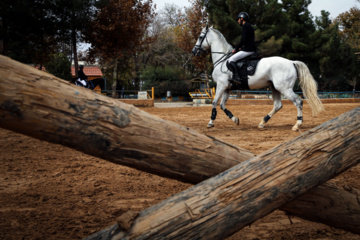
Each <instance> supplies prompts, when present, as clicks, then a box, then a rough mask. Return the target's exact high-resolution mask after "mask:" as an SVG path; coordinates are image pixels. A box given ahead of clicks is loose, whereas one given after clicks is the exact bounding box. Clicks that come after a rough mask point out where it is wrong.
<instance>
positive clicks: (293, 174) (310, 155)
mask: <svg viewBox="0 0 360 240" xmlns="http://www.w3.org/2000/svg"><path fill="white" fill-rule="evenodd" d="M359 119H360V107H358V108H356V109H354V110H352V111H349V112H348V113H345V114H343V115H341V116H339V117H337V118H335V119H333V120H331V121H328V122H326V123H324V124H322V125H320V126H318V127H316V128H314V129H312V130H310V131H308V132H306V133H305V134H303V135H302V136H299V137H297V138H295V139H293V140H291V141H288V142H285V143H282V144H280V145H278V146H277V147H275V148H273V149H271V150H268V151H266V152H264V153H262V154H260V155H259V156H257V157H254V158H252V159H250V160H248V161H246V162H244V163H241V164H239V165H236V166H235V167H233V168H231V169H229V170H227V171H225V172H223V173H220V174H219V175H217V176H215V177H212V178H210V179H208V180H205V181H203V182H201V183H199V184H198V185H196V186H194V187H192V188H190V189H188V190H186V191H184V192H181V193H179V194H176V195H174V196H172V197H170V198H168V199H167V200H165V201H163V202H161V203H159V204H157V205H154V206H152V207H150V208H148V209H146V210H144V211H142V212H140V214H139V216H138V217H134V215H131V216H132V218H133V221H132V224H129V223H128V224H127V226H126V227H124V225H123V224H121V222H122V221H121V220H123V219H121V218H120V219H119V222H118V224H117V225H115V226H113V227H112V228H110V229H107V230H105V231H103V232H100V233H99V234H95V235H93V236H90V237H89V238H87V239H224V238H226V237H228V236H230V235H232V234H233V233H235V232H237V231H239V230H241V229H242V228H243V227H245V226H247V225H249V224H251V223H253V222H254V221H256V220H257V219H259V218H262V217H264V216H265V215H267V214H269V213H271V212H272V211H274V210H276V209H277V208H279V207H281V206H283V205H284V204H286V203H287V202H290V201H292V200H293V199H295V198H296V197H299V196H301V195H302V194H304V193H306V192H307V191H309V190H311V189H312V188H314V187H316V186H318V185H320V184H323V183H325V182H326V181H328V180H329V179H331V178H333V177H335V176H336V175H338V174H340V173H341V172H343V171H345V170H347V169H349V168H351V167H352V166H354V165H356V164H358V163H359V162H360V124H359V123H360V120H359ZM305 205H306V204H305ZM288 206H289V205H288ZM290 206H291V205H290ZM316 214H317V213H314V215H316ZM336 217H339V216H336ZM343 220H344V221H345V220H347V219H343ZM346 223H347V222H346Z"/></svg>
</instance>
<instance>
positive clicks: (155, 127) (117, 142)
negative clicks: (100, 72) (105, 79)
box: [0, 56, 254, 183]
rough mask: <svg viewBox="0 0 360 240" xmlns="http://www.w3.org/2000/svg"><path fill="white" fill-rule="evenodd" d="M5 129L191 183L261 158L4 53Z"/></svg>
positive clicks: (1, 111) (0, 117) (0, 90)
mask: <svg viewBox="0 0 360 240" xmlns="http://www.w3.org/2000/svg"><path fill="white" fill-rule="evenodd" d="M0 127H2V128H5V129H9V130H11V131H14V132H18V133H22V134H25V135H28V136H31V137H34V138H37V139H40V140H45V141H48V142H52V143H57V144H61V145H64V146H67V147H70V148H73V149H76V150H78V151H81V152H84V153H87V154H89V155H93V156H96V157H99V158H102V159H105V160H108V161H111V162H114V163H117V164H122V165H126V166H129V167H133V168H136V169H139V170H142V171H147V172H151V173H155V174H158V175H160V176H164V177H168V178H174V179H177V180H180V181H183V182H190V183H197V182H200V181H202V180H205V179H207V178H209V177H211V176H214V175H216V174H217V173H219V171H220V172H222V171H225V170H226V169H228V168H230V167H231V166H234V165H236V164H238V163H241V162H242V161H245V160H247V159H249V158H251V157H253V156H254V154H253V153H251V152H250V151H247V150H245V149H241V148H238V147H236V146H232V145H230V144H228V143H225V142H223V141H221V140H219V139H215V138H212V137H208V136H205V135H203V134H200V133H197V132H196V131H194V130H192V129H189V128H186V127H183V126H180V125H178V124H176V123H173V122H170V121H165V120H163V119H161V118H158V117H155V116H152V115H151V114H148V113H146V112H144V111H141V110H139V109H138V108H136V107H134V106H131V105H128V104H125V103H122V102H120V101H118V100H117V99H113V98H109V97H106V96H103V95H101V94H96V93H95V92H94V91H90V90H88V89H86V88H82V87H79V86H75V85H74V84H71V83H69V82H68V81H65V80H62V79H59V78H56V77H54V76H53V75H51V74H48V73H45V72H43V71H39V70H37V69H35V68H33V67H30V66H27V65H24V64H21V63H19V62H16V61H13V60H11V59H10V58H7V57H4V56H0Z"/></svg>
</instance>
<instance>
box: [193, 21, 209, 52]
mask: <svg viewBox="0 0 360 240" xmlns="http://www.w3.org/2000/svg"><path fill="white" fill-rule="evenodd" d="M208 32H209V27H208V26H207V27H206V31H205V33H204V32H201V34H204V35H203V36H202V37H201V34H200V37H199V38H201V39H200V43H199V45H195V47H194V48H195V50H196V53H195V56H199V55H201V54H202V53H204V52H206V51H205V50H204V49H202V48H201V45H202V44H203V42H204V40H205V39H206V42H207V44H209V42H208V40H207V37H206V35H207V33H208Z"/></svg>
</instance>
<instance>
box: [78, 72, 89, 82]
mask: <svg viewBox="0 0 360 240" xmlns="http://www.w3.org/2000/svg"><path fill="white" fill-rule="evenodd" d="M78 77H79V78H80V79H81V80H87V76H86V75H85V73H84V71H83V70H79V71H78Z"/></svg>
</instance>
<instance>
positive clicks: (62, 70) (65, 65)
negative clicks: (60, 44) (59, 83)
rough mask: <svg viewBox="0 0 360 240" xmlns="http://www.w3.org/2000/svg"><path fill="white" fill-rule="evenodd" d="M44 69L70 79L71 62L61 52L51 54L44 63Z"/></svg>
mask: <svg viewBox="0 0 360 240" xmlns="http://www.w3.org/2000/svg"><path fill="white" fill-rule="evenodd" d="M45 68H46V71H47V72H49V73H51V74H53V75H54V76H56V77H58V78H61V79H65V80H68V81H70V80H71V63H70V61H69V59H68V58H67V57H66V56H65V55H64V54H62V53H57V54H52V55H51V59H50V61H48V62H47V63H46V64H45Z"/></svg>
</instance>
